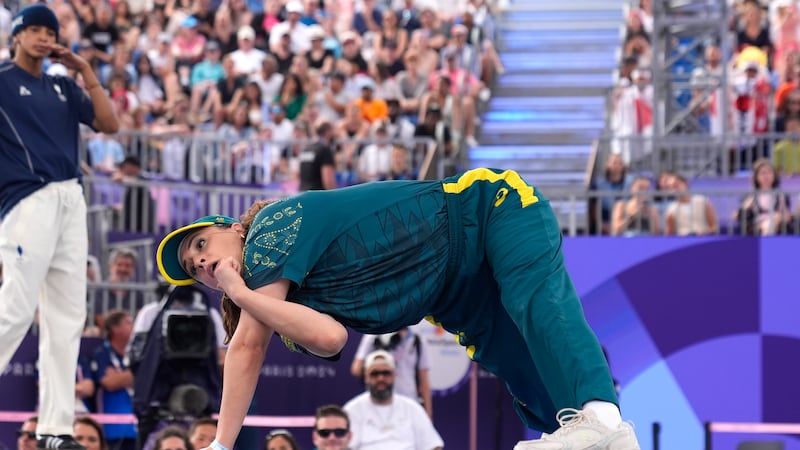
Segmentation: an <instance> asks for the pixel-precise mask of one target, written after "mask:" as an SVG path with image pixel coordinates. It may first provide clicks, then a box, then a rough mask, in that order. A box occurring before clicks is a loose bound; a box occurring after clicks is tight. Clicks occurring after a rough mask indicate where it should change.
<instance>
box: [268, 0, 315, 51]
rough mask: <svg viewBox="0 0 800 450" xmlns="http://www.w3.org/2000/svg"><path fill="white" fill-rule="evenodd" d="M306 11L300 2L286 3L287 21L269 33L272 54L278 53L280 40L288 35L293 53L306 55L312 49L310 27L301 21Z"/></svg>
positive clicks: (291, 0)
mask: <svg viewBox="0 0 800 450" xmlns="http://www.w3.org/2000/svg"><path fill="white" fill-rule="evenodd" d="M304 9H305V8H303V2H302V1H300V0H289V2H288V3H286V20H285V21H283V22H281V23H279V24H277V25H275V26H273V27H272V30H271V31H270V33H269V48H270V50H271V51H272V52H276V51H277V49H278V45H279V40H280V39H282V38H283V36H285V35H287V34H288V35H289V42H290V49H291V51H292V53H295V54H301V53H305V52H307V51H308V50H309V49H310V48H311V39H310V36H309V30H308V26H307V25H306V24H304V23H302V22H301V21H300V17H301V15H302V14H303V10H304Z"/></svg>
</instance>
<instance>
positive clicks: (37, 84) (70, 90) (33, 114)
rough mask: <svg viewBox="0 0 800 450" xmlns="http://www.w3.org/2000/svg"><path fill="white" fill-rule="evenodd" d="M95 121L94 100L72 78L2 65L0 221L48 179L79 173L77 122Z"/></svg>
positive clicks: (89, 122)
mask: <svg viewBox="0 0 800 450" xmlns="http://www.w3.org/2000/svg"><path fill="white" fill-rule="evenodd" d="M93 121H94V108H93V107H92V101H91V99H90V98H89V96H88V95H87V94H86V93H85V92H84V91H83V89H81V88H80V87H79V86H78V85H77V84H76V83H75V80H73V79H72V78H69V77H61V76H55V77H54V76H50V75H46V74H42V75H40V76H38V77H37V76H33V75H31V74H30V73H28V72H26V71H24V70H22V69H20V68H19V67H18V66H17V65H16V64H14V63H11V62H7V63H3V64H0V220H2V219H3V218H4V217H5V215H6V214H7V213H8V212H9V211H10V210H11V208H13V207H14V205H16V204H17V203H18V202H19V201H20V200H22V199H23V198H25V197H27V196H28V195H30V194H31V193H32V192H34V191H36V190H37V189H39V188H41V187H43V186H44V185H46V184H47V183H49V182H51V181H64V180H69V179H71V178H79V177H80V165H79V148H80V146H79V142H80V129H79V126H78V125H79V123H85V124H87V125H91V123H92V122H93Z"/></svg>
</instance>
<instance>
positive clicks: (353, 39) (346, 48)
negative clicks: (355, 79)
mask: <svg viewBox="0 0 800 450" xmlns="http://www.w3.org/2000/svg"><path fill="white" fill-rule="evenodd" d="M370 1H374V0H370ZM340 37H341V40H342V59H344V60H345V61H347V62H349V63H350V64H352V65H355V66H356V69H357V70H355V71H349V70H348V73H351V74H355V73H361V74H366V73H368V72H369V65H368V64H367V60H365V59H364V56H363V55H362V54H361V45H360V42H359V38H358V35H357V34H356V33H354V32H352V31H345V32H343V33H342V34H341V36H340Z"/></svg>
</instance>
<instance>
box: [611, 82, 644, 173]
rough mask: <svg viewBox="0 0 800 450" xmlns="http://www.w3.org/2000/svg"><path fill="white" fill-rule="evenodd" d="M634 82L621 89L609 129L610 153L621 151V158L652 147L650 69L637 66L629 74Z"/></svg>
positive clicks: (639, 155)
mask: <svg viewBox="0 0 800 450" xmlns="http://www.w3.org/2000/svg"><path fill="white" fill-rule="evenodd" d="M631 78H633V84H632V85H631V86H628V87H626V88H624V89H623V90H622V93H621V95H620V96H619V99H618V100H617V104H616V105H615V106H614V115H613V117H612V119H611V120H612V125H611V127H612V129H613V135H614V136H615V138H618V139H614V140H613V141H612V151H613V153H619V154H621V155H622V159H623V160H624V161H626V162H627V161H633V160H636V159H639V158H642V157H644V156H645V155H646V154H647V153H649V152H650V151H651V148H650V146H649V145H647V144H646V142H647V140H646V139H644V138H646V137H648V136H652V135H653V84H652V83H651V79H652V77H651V74H650V69H644V68H641V69H636V70H634V71H633V73H632V74H631Z"/></svg>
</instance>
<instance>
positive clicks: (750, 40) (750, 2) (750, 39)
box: [736, 0, 773, 56]
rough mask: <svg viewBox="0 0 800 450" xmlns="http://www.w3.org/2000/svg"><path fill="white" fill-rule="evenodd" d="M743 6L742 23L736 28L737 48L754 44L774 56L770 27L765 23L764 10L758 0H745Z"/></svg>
mask: <svg viewBox="0 0 800 450" xmlns="http://www.w3.org/2000/svg"><path fill="white" fill-rule="evenodd" d="M742 8H743V11H742V23H741V25H740V26H739V27H738V29H737V30H736V48H737V49H738V50H739V51H741V50H742V49H743V48H745V47H747V46H753V47H756V48H758V49H760V50H761V51H763V52H764V53H766V54H767V55H770V56H772V53H773V47H772V40H771V39H770V37H769V27H766V26H764V25H763V23H764V22H763V17H762V16H763V12H762V10H761V5H760V4H759V3H758V0H744V1H743V2H742Z"/></svg>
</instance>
